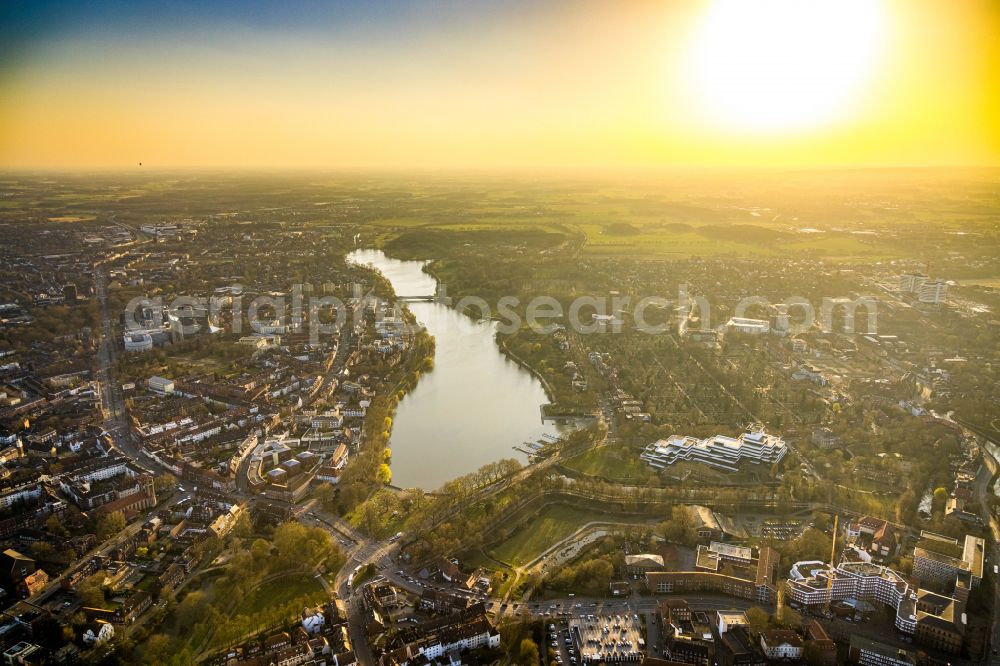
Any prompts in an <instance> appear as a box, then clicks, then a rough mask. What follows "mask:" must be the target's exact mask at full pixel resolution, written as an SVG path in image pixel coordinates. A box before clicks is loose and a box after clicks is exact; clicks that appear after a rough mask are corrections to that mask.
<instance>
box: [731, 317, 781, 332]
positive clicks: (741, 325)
mask: <svg viewBox="0 0 1000 666" xmlns="http://www.w3.org/2000/svg"><path fill="white" fill-rule="evenodd" d="M726 328H728V329H729V330H730V331H736V332H737V333H747V334H750V335H762V334H764V333H767V332H769V331H770V330H771V323H770V322H769V321H767V320H766V319H747V318H746V317H733V318H731V319H730V320H729V321H728V322H727V323H726Z"/></svg>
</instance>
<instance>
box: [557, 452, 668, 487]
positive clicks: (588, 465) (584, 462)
mask: <svg viewBox="0 0 1000 666" xmlns="http://www.w3.org/2000/svg"><path fill="white" fill-rule="evenodd" d="M639 453H640V450H639V449H635V448H631V447H622V446H601V447H598V448H596V449H590V450H589V451H587V452H586V453H584V454H582V455H579V456H577V457H575V458H573V459H571V460H567V461H566V462H565V463H563V465H564V466H565V467H568V468H569V469H572V470H576V471H577V472H580V473H581V474H589V475H591V476H601V477H604V478H606V479H623V480H624V479H632V480H635V479H636V478H639V479H642V478H645V477H646V476H647V475H648V474H649V466H648V465H646V464H645V463H644V462H642V461H641V460H640V459H639Z"/></svg>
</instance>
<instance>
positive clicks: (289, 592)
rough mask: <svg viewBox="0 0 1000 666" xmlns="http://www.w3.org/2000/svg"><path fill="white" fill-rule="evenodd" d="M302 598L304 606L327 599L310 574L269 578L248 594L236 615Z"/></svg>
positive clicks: (250, 613) (252, 612)
mask: <svg viewBox="0 0 1000 666" xmlns="http://www.w3.org/2000/svg"><path fill="white" fill-rule="evenodd" d="M299 598H302V599H303V602H302V605H303V606H310V605H313V604H317V603H320V602H321V601H324V600H326V592H325V591H324V590H323V587H322V585H320V583H319V582H318V581H317V580H316V579H315V578H313V577H312V576H310V575H308V574H295V575H289V576H283V577H281V578H276V579H274V580H269V581H267V582H266V583H264V584H263V585H261V586H260V587H258V588H257V589H256V590H254V591H253V592H251V593H250V594H248V595H247V597H246V599H244V600H243V603H241V604H240V605H239V607H238V608H237V609H236V612H235V613H234V615H240V614H243V615H252V614H254V613H259V612H260V611H263V610H267V609H268V608H272V607H277V606H281V605H283V604H287V603H288V602H290V601H294V600H296V599H299Z"/></svg>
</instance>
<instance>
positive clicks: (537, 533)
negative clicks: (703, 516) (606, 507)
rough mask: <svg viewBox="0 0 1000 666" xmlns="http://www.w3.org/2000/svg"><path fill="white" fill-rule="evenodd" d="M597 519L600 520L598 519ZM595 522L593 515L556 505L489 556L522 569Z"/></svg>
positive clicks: (523, 527)
mask: <svg viewBox="0 0 1000 666" xmlns="http://www.w3.org/2000/svg"><path fill="white" fill-rule="evenodd" d="M596 519H598V520H599V519H600V518H599V517H597V518H596ZM593 520H595V515H594V513H593V512H592V511H582V510H579V509H573V508H571V507H568V506H562V505H555V506H548V507H545V508H544V509H542V512H541V513H540V514H539V515H538V516H537V517H536V518H534V519H532V520H530V521H528V522H527V523H525V524H524V525H523V526H522V527H521V528H520V529H519V530H518V531H517V532H515V533H514V535H513V536H512V537H511V538H509V539H507V540H506V541H504V542H502V543H500V544H499V545H498V546H496V547H495V548H493V549H491V550H490V555H492V556H493V557H495V558H497V559H498V560H500V561H502V562H507V563H509V564H513V565H514V566H520V565H523V564H527V563H528V562H530V561H531V560H533V559H534V558H535V557H538V556H539V555H541V554H542V552H544V551H545V549H546V548H549V547H550V546H552V545H553V544H555V543H556V542H557V541H559V540H560V539H565V538H566V537H568V536H569V535H570V534H572V533H573V532H575V531H576V530H577V529H579V528H580V527H581V526H583V525H585V524H586V523H588V522H591V521H593Z"/></svg>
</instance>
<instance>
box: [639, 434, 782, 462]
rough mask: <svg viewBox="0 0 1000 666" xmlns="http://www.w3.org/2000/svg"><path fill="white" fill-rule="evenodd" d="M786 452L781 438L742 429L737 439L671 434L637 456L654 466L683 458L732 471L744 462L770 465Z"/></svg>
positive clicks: (719, 436) (721, 436)
mask: <svg viewBox="0 0 1000 666" xmlns="http://www.w3.org/2000/svg"><path fill="white" fill-rule="evenodd" d="M787 451H788V449H787V447H786V446H785V441H784V440H783V439H781V438H780V437H777V436H775V435H768V434H767V433H765V432H764V431H763V430H761V431H758V432H745V433H743V434H742V435H740V436H739V437H737V438H733V437H727V436H725V435H714V436H712V437H706V438H705V439H698V438H696V437H690V436H687V435H671V436H670V437H669V438H667V439H661V440H659V441H658V442H655V443H653V444H650V445H649V446H647V447H646V449H645V451H643V453H642V455H641V456H640V457H641V458H642V459H643V460H645V461H646V462H647V463H648V464H649V465H651V466H652V467H655V468H657V469H663V468H665V467H667V466H669V465H673V464H674V463H676V462H677V461H679V460H683V461H689V462H698V463H703V464H705V465H710V466H712V467H716V468H718V469H723V470H726V471H727V472H736V471H738V470H739V468H740V465H742V464H743V463H744V462H749V463H757V464H767V465H773V464H774V463H776V462H779V461H780V460H781V459H782V458H784V457H785V453H787Z"/></svg>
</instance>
